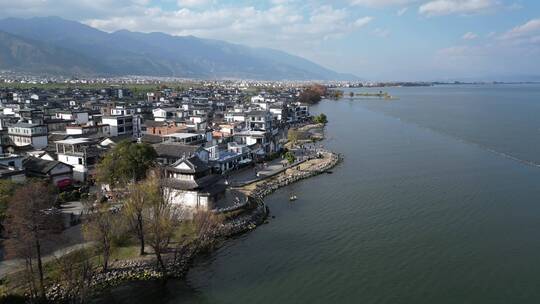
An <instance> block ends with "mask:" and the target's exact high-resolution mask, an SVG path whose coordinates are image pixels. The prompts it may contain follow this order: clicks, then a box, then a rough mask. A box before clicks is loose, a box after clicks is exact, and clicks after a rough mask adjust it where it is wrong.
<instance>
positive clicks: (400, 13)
mask: <svg viewBox="0 0 540 304" xmlns="http://www.w3.org/2000/svg"><path fill="white" fill-rule="evenodd" d="M408 10H409V8H408V7H404V8H402V9H400V10H399V11H397V13H396V15H398V16H400V17H401V16H403V15H405V13H406V12H407V11H408Z"/></svg>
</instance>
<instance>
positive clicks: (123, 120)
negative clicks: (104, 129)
mask: <svg viewBox="0 0 540 304" xmlns="http://www.w3.org/2000/svg"><path fill="white" fill-rule="evenodd" d="M133 121H134V118H133V116H103V118H102V119H101V122H102V123H103V124H104V125H109V126H110V128H109V131H110V134H111V136H119V135H126V134H130V135H133Z"/></svg>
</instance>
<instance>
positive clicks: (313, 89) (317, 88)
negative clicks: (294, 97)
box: [298, 84, 327, 104]
mask: <svg viewBox="0 0 540 304" xmlns="http://www.w3.org/2000/svg"><path fill="white" fill-rule="evenodd" d="M326 91H327V89H326V87H325V86H323V85H318V84H315V85H312V86H309V87H307V88H306V89H305V90H304V91H302V93H300V96H299V97H298V101H300V102H301V103H307V104H315V103H318V102H319V101H321V99H322V96H325V95H326Z"/></svg>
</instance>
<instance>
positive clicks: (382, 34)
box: [371, 28, 390, 38]
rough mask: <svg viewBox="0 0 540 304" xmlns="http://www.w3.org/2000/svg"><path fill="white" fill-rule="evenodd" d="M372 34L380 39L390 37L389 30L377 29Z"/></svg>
mask: <svg viewBox="0 0 540 304" xmlns="http://www.w3.org/2000/svg"><path fill="white" fill-rule="evenodd" d="M371 33H372V34H373V35H375V36H377V37H380V38H388V36H390V30H388V29H381V28H376V29H374V30H373V31H372V32H371Z"/></svg>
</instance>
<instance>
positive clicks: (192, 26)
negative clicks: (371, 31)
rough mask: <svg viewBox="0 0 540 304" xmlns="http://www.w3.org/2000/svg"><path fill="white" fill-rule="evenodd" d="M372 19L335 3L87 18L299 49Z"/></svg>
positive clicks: (114, 25) (100, 24) (99, 23)
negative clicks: (338, 6)
mask: <svg viewBox="0 0 540 304" xmlns="http://www.w3.org/2000/svg"><path fill="white" fill-rule="evenodd" d="M277 1H280V2H283V0H277ZM289 2H291V1H289ZM302 9H304V10H302ZM372 20H373V18H372V17H369V16H363V17H358V16H355V15H353V14H352V13H351V12H350V11H349V10H347V9H345V8H340V9H338V8H334V7H333V6H331V5H322V6H318V7H315V8H305V7H299V6H296V5H294V4H280V5H275V6H272V7H270V8H267V9H258V8H255V7H252V6H247V7H229V6H226V7H218V8H213V7H212V8H208V9H205V10H198V9H192V8H187V7H183V8H180V9H178V10H173V11H166V10H163V9H161V8H157V7H153V8H146V9H144V10H143V11H142V12H141V13H139V14H135V15H126V16H113V17H107V18H89V19H87V20H85V21H84V22H85V23H86V24H88V25H90V26H93V27H96V28H99V29H102V30H105V31H115V30H119V29H128V30H132V31H141V32H155V31H160V32H166V33H170V34H173V35H194V36H198V37H203V38H212V39H221V40H228V41H232V42H236V43H243V44H248V45H252V46H264V47H273V48H280V49H285V50H288V51H291V52H293V53H300V52H305V51H309V50H312V49H313V48H314V47H317V46H318V45H320V44H321V43H323V42H324V41H326V40H330V39H337V38H341V37H344V36H346V35H349V34H351V33H353V32H355V31H358V30H360V29H361V28H363V27H365V26H366V25H368V24H369V23H370V22H372Z"/></svg>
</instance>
